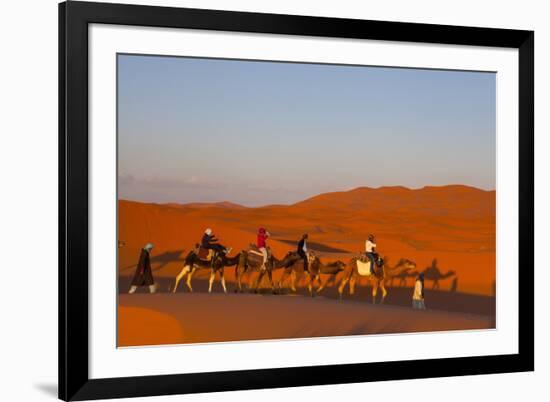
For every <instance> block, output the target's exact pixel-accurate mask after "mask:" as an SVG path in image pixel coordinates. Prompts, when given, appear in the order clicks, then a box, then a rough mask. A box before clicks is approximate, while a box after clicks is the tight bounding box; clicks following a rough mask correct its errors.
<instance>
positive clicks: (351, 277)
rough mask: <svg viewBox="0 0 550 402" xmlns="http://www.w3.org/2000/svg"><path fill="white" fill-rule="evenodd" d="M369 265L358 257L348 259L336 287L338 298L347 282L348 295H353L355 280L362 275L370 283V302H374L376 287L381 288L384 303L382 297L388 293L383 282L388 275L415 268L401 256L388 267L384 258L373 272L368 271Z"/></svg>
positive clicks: (411, 262)
mask: <svg viewBox="0 0 550 402" xmlns="http://www.w3.org/2000/svg"><path fill="white" fill-rule="evenodd" d="M369 265H370V262H363V261H361V260H360V259H359V258H358V257H353V258H352V259H351V260H350V261H349V263H348V265H347V266H346V269H345V270H344V276H343V278H342V280H341V281H340V286H339V287H338V293H339V295H340V299H341V298H342V294H343V293H344V289H345V287H346V285H347V283H348V282H349V294H350V296H353V294H354V293H355V282H356V281H357V278H358V277H360V276H363V277H365V278H367V279H368V280H369V281H370V282H371V284H372V302H373V303H376V294H377V293H378V288H380V289H381V290H382V301H381V303H384V299H385V298H386V295H387V294H388V291H387V290H386V286H385V284H384V282H385V280H386V279H387V278H389V277H392V276H395V275H397V274H398V273H399V272H401V271H403V270H407V269H414V268H416V264H415V263H414V262H413V261H410V260H407V259H405V258H401V259H400V260H399V261H398V262H397V264H395V266H394V267H390V266H389V265H388V263H387V260H384V262H383V265H382V266H381V267H376V268H375V270H374V274H370V273H369Z"/></svg>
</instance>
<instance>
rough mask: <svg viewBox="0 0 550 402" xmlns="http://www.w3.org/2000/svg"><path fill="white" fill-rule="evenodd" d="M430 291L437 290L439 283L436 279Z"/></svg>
mask: <svg viewBox="0 0 550 402" xmlns="http://www.w3.org/2000/svg"><path fill="white" fill-rule="evenodd" d="M432 289H439V281H438V280H437V279H436V280H435V281H434V285H433V287H432Z"/></svg>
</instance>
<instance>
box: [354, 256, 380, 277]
mask: <svg viewBox="0 0 550 402" xmlns="http://www.w3.org/2000/svg"><path fill="white" fill-rule="evenodd" d="M370 264H371V260H370V258H369V257H367V256H366V254H363V253H361V255H360V256H359V258H357V272H358V273H359V275H361V276H369V275H371V272H370ZM382 265H384V260H383V259H382V258H380V257H378V258H377V259H376V260H375V264H374V272H375V273H376V272H378V271H380V270H381V269H382Z"/></svg>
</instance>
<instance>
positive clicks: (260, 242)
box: [256, 233, 269, 248]
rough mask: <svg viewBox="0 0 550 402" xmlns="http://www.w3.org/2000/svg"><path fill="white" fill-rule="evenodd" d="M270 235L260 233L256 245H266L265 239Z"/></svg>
mask: <svg viewBox="0 0 550 402" xmlns="http://www.w3.org/2000/svg"><path fill="white" fill-rule="evenodd" d="M268 237H269V236H268V234H267V233H258V238H257V240H256V246H258V248H262V247H265V241H266V240H267V238H268Z"/></svg>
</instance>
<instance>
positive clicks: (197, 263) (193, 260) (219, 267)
mask: <svg viewBox="0 0 550 402" xmlns="http://www.w3.org/2000/svg"><path fill="white" fill-rule="evenodd" d="M240 256H241V253H239V254H237V255H236V256H234V257H228V256H227V255H225V253H220V254H219V255H218V256H216V257H214V258H215V259H214V261H213V262H210V261H204V260H202V259H200V258H199V256H198V255H197V251H196V250H191V251H190V252H189V254H187V257H185V262H184V263H183V268H182V270H181V272H180V273H179V274H178V276H177V277H176V283H175V284H174V288H173V290H172V293H176V290H177V288H178V284H179V282H180V281H181V280H182V279H183V277H184V276H185V275H187V281H186V284H187V288H188V289H189V291H190V292H192V291H193V286H191V279H192V278H193V274H194V273H195V272H196V271H197V270H199V269H210V279H209V281H208V293H211V292H212V284H213V283H214V279H215V278H216V272H219V273H220V281H221V283H222V287H223V291H224V293H227V287H226V285H225V277H224V275H223V274H224V272H223V271H224V268H225V267H230V266H233V265H236V264H238V262H239V258H240Z"/></svg>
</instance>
